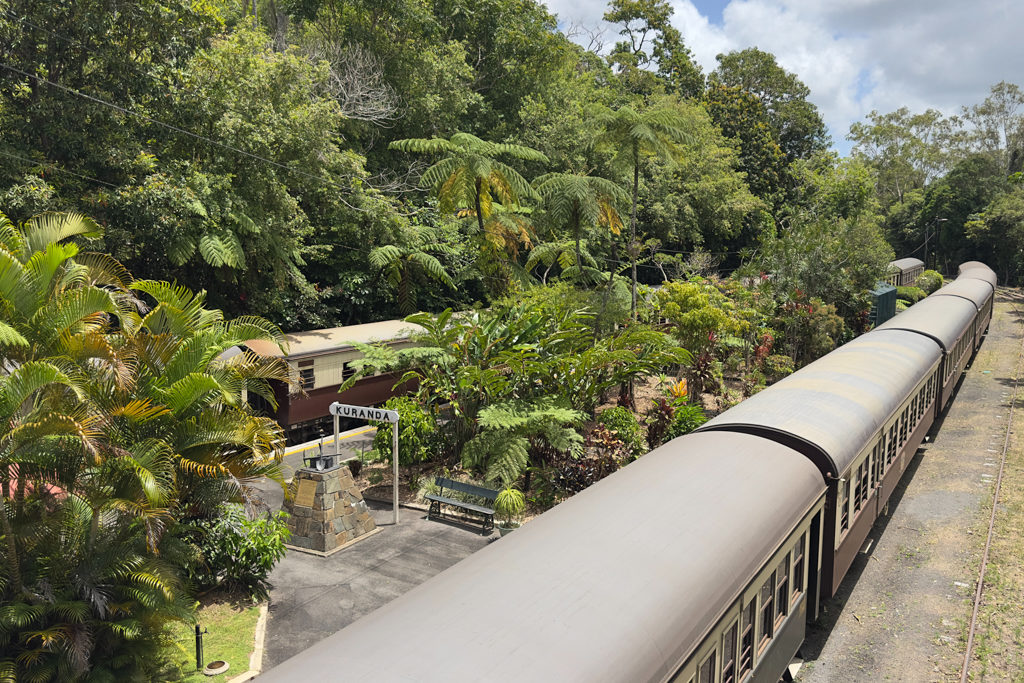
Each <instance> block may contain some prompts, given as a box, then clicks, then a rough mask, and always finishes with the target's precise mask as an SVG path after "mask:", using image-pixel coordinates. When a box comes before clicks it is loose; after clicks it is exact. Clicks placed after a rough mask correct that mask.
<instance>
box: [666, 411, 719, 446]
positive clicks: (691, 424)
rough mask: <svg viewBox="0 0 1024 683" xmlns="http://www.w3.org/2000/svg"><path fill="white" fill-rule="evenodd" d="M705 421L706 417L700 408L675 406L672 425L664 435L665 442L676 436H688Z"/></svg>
mask: <svg viewBox="0 0 1024 683" xmlns="http://www.w3.org/2000/svg"><path fill="white" fill-rule="evenodd" d="M707 421H708V417H707V415H705V414H704V410H703V409H701V407H700V406H695V405H677V406H676V414H675V416H674V417H673V418H672V424H671V425H670V426H669V428H668V433H667V434H666V435H665V441H671V440H672V439H674V438H676V437H678V436H683V435H684V434H689V433H690V432H692V431H693V430H694V429H696V428H697V427H700V426H701V425H702V424H704V423H705V422H707Z"/></svg>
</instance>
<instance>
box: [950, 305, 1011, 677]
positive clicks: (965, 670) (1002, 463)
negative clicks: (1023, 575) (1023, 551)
mask: <svg viewBox="0 0 1024 683" xmlns="http://www.w3.org/2000/svg"><path fill="white" fill-rule="evenodd" d="M1013 310H1014V313H1016V314H1017V316H1018V318H1019V317H1020V310H1019V309H1018V308H1017V307H1016V306H1014V307H1013ZM1022 362H1024V337H1022V338H1021V347H1020V350H1019V351H1018V353H1017V362H1016V364H1015V367H1014V371H1013V392H1012V394H1011V395H1010V412H1009V415H1008V417H1007V420H1006V434H1005V436H1004V438H1003V448H1002V453H1001V454H1000V457H999V474H998V475H997V476H996V487H995V491H994V492H993V494H992V512H991V515H990V516H989V521H988V534H987V536H986V539H985V550H984V552H983V553H982V556H981V565H980V567H979V568H978V582H977V588H976V589H975V593H974V607H973V609H972V611H971V622H970V626H969V627H968V630H967V648H966V649H965V651H964V662H963V666H962V667H961V669H960V683H967V681H968V676H969V674H970V668H971V655H972V654H973V651H974V637H975V634H976V632H977V628H978V612H979V610H980V609H981V600H982V597H983V596H984V591H985V570H986V569H987V568H988V559H989V551H990V550H991V548H992V536H993V535H994V531H995V524H996V511H997V510H998V509H999V493H1000V491H1001V489H1002V484H1003V471H1004V470H1005V468H1006V454H1007V452H1008V451H1009V448H1010V436H1011V434H1012V430H1013V417H1014V411H1015V408H1016V404H1017V391H1018V389H1019V387H1020V375H1021V364H1022Z"/></svg>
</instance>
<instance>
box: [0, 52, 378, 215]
mask: <svg viewBox="0 0 1024 683" xmlns="http://www.w3.org/2000/svg"><path fill="white" fill-rule="evenodd" d="M0 68H3V69H6V70H8V71H10V72H12V73H16V74H19V75H21V76H24V77H26V78H31V79H34V80H36V81H39V82H40V83H45V84H46V85H49V86H50V87H53V88H57V89H58V90H62V91H64V92H67V93H70V94H72V95H75V96H76V97H80V98H82V99H84V100H89V101H90V102H94V103H96V104H99V105H101V106H104V107H109V108H110V109H113V110H115V111H119V112H121V113H123V114H127V115H128V116H134V117H136V118H138V119H141V120H143V121H146V122H147V123H151V124H153V125H155V126H161V127H163V128H167V129H168V130H172V131H174V132H176V133H180V134H182V135H187V136H189V137H193V138H195V139H197V140H201V141H203V142H205V143H207V144H210V145H215V146H217V147H220V148H222V149H226V150H228V151H231V152H235V153H236V154H240V155H242V156H245V157H249V158H250V159H255V160H257V161H262V162H263V163H266V164H270V165H271V166H275V167H277V168H280V169H282V170H284V171H287V172H289V173H295V174H297V175H300V176H304V177H306V178H309V179H311V180H316V181H319V182H322V183H325V184H327V185H330V186H331V187H333V188H334V189H337V190H341V191H348V188H345V187H342V186H341V185H338V184H337V183H335V182H334V181H333V180H331V179H329V178H325V177H323V176H317V175H313V174H312V173H306V172H305V171H301V170H299V169H296V168H291V167H290V166H286V165H285V164H282V163H279V162H277V161H274V160H273V159H268V158H267V157H264V156H260V155H259V154H254V153H252V152H247V151H245V150H244V149H239V148H237V147H233V146H231V145H228V144H226V143H223V142H220V141H219V140H214V139H213V138H210V137H207V136H205V135H200V134H198V133H193V132H192V131H190V130H186V129H184V128H181V127H179V126H175V125H173V124H170V123H165V122H163V121H160V120H158V119H154V118H153V117H151V116H146V115H145V114H140V113H138V112H134V111H131V110H130V109H127V108H125V107H122V106H120V105H118V104H114V103H113V102H108V101H107V100H104V99H101V98H99V97H94V96H92V95H87V94H86V93H83V92H81V91H80V90H76V89H74V88H69V87H68V86H66V85H61V84H60V83H54V82H53V81H51V80H48V79H46V78H43V77H42V76H39V75H37V74H31V73H28V72H27V71H22V70H21V69H18V68H17V67H13V66H11V65H10V64H4V63H3V62H0ZM342 201H344V200H342ZM345 203H346V205H348V206H349V208H352V209H354V210H357V211H358V210H360V209H357V208H356V207H353V206H351V205H350V204H348V203H347V202H345Z"/></svg>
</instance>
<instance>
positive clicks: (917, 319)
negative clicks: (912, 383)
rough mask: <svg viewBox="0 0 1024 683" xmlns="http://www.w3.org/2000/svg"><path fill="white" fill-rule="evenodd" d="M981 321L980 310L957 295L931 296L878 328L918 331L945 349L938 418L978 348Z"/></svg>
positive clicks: (937, 409) (940, 379) (941, 371)
mask: <svg viewBox="0 0 1024 683" xmlns="http://www.w3.org/2000/svg"><path fill="white" fill-rule="evenodd" d="M980 321H981V319H980V317H979V316H978V309H977V308H976V307H975V306H974V305H973V304H972V303H971V302H969V301H966V300H964V299H963V298H961V297H956V296H942V297H937V296H930V297H928V298H927V299H924V300H923V301H919V302H918V303H916V304H914V305H913V306H911V307H910V308H908V309H907V310H905V311H903V312H902V313H900V314H899V315H897V316H896V317H895V318H891V319H889V320H887V321H886V322H885V323H883V324H881V325H879V326H878V327H876V328H875V329H876V330H878V331H882V330H904V331H908V332H917V333H920V334H923V335H925V336H927V337H930V338H931V339H933V340H934V341H935V343H936V344H938V345H939V347H940V348H941V349H942V365H941V367H940V369H939V381H940V385H941V386H940V390H939V400H938V401H937V402H936V403H935V418H936V419H937V418H938V416H939V414H940V413H941V412H942V411H943V410H945V408H946V406H947V405H948V404H949V402H950V401H951V400H952V398H953V393H954V391H955V389H956V385H957V382H958V381H959V379H960V375H961V374H962V373H963V371H964V368H966V367H967V363H968V361H969V360H970V359H971V357H972V356H973V355H974V351H975V350H976V349H977V343H978V340H979V339H980V337H979V336H978V335H977V328H978V326H979V324H980Z"/></svg>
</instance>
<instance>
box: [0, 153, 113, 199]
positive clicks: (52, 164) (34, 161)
mask: <svg viewBox="0 0 1024 683" xmlns="http://www.w3.org/2000/svg"><path fill="white" fill-rule="evenodd" d="M0 155H3V156H5V157H10V158H11V159H18V160H19V161H24V162H26V163H29V164H33V165H39V164H45V165H47V166H49V167H50V168H52V169H53V170H55V171H57V172H59V173H67V174H68V175H73V176H75V177H76V178H81V179H82V180H88V181H91V182H94V183H99V184H100V185H106V186H107V187H112V188H114V189H115V190H116V189H117V185H114V184H113V183H108V182H107V181H105V180H100V179H99V178H93V177H92V176H87V175H82V174H81V173H75V172H74V171H69V170H67V169H66V168H61V167H60V166H58V165H57V164H56V163H55V162H52V161H40V160H39V159H29V158H28V157H23V156H18V155H17V154H11V153H10V152H5V151H3V150H0Z"/></svg>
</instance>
